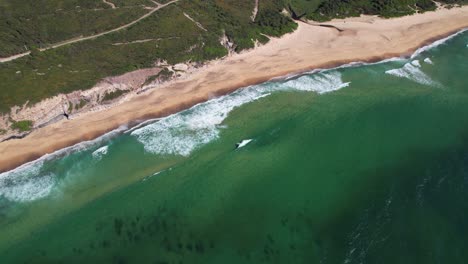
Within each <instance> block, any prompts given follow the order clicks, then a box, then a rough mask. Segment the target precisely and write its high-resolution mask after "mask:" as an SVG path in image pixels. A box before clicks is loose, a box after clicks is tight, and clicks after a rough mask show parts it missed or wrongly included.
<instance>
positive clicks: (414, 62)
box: [411, 60, 421, 68]
mask: <svg viewBox="0 0 468 264" xmlns="http://www.w3.org/2000/svg"><path fill="white" fill-rule="evenodd" d="M411 64H412V65H413V66H416V67H419V68H421V63H420V62H419V60H413V61H411Z"/></svg>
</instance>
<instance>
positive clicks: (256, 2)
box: [250, 0, 259, 22]
mask: <svg viewBox="0 0 468 264" xmlns="http://www.w3.org/2000/svg"><path fill="white" fill-rule="evenodd" d="M258 2H259V0H255V7H254V9H253V11H252V16H251V17H250V19H252V22H254V21H255V18H257V13H258Z"/></svg>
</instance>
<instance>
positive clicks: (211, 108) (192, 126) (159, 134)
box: [131, 71, 349, 156]
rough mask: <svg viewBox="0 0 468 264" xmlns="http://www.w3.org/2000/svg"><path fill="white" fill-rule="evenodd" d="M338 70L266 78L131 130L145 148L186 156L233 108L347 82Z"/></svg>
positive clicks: (327, 89) (209, 138)
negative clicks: (284, 78)
mask: <svg viewBox="0 0 468 264" xmlns="http://www.w3.org/2000/svg"><path fill="white" fill-rule="evenodd" d="M348 85H349V83H343V81H342V80H341V74H340V73H339V72H337V71H332V72H320V73H317V74H314V75H310V76H307V75H306V76H301V77H299V78H297V79H292V80H287V81H285V82H269V83H265V84H261V85H254V86H250V87H247V88H244V89H241V90H237V91H235V92H234V93H232V94H229V95H226V96H222V97H219V98H216V99H213V100H210V101H208V102H204V103H201V104H198V105H196V106H194V107H192V108H190V109H188V110H185V111H182V112H180V113H177V114H174V115H171V116H168V117H166V118H162V119H161V120H159V121H158V122H156V123H153V124H151V125H148V126H145V127H142V128H138V129H136V130H134V131H132V132H131V135H133V136H135V137H136V138H137V140H138V141H140V142H141V143H142V144H143V145H144V148H145V150H146V151H147V152H150V153H153V154H160V155H182V156H188V155H190V153H191V152H192V151H193V150H195V149H196V148H198V147H200V146H202V145H205V144H207V143H209V142H211V141H213V140H215V139H217V138H218V137H219V133H220V130H219V129H220V128H221V126H220V125H221V123H222V122H223V121H224V120H225V119H226V118H227V116H228V115H229V113H230V112H231V111H232V110H234V109H235V108H237V107H239V106H241V105H244V104H246V103H250V102H253V101H255V100H258V99H260V98H264V97H267V96H269V95H270V94H271V93H272V92H277V91H287V90H300V91H310V92H317V93H319V94H322V93H327V92H332V91H336V90H338V89H341V88H343V87H346V86H348Z"/></svg>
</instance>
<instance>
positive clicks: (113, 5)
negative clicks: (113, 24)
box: [102, 0, 116, 9]
mask: <svg viewBox="0 0 468 264" xmlns="http://www.w3.org/2000/svg"><path fill="white" fill-rule="evenodd" d="M102 2H104V4H106V5H109V6H110V7H111V8H112V9H115V8H116V7H115V4H114V3H112V2H109V1H106V0H102Z"/></svg>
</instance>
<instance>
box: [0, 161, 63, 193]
mask: <svg viewBox="0 0 468 264" xmlns="http://www.w3.org/2000/svg"><path fill="white" fill-rule="evenodd" d="M42 165H43V162H37V163H33V164H30V165H28V166H23V167H21V168H19V169H16V170H13V171H11V172H6V173H2V174H0V197H4V198H6V199H8V200H9V201H13V202H28V201H33V200H37V199H40V198H43V197H45V196H47V195H49V193H50V192H51V191H52V187H53V186H54V185H55V174H53V173H50V172H42V171H41V169H42Z"/></svg>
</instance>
